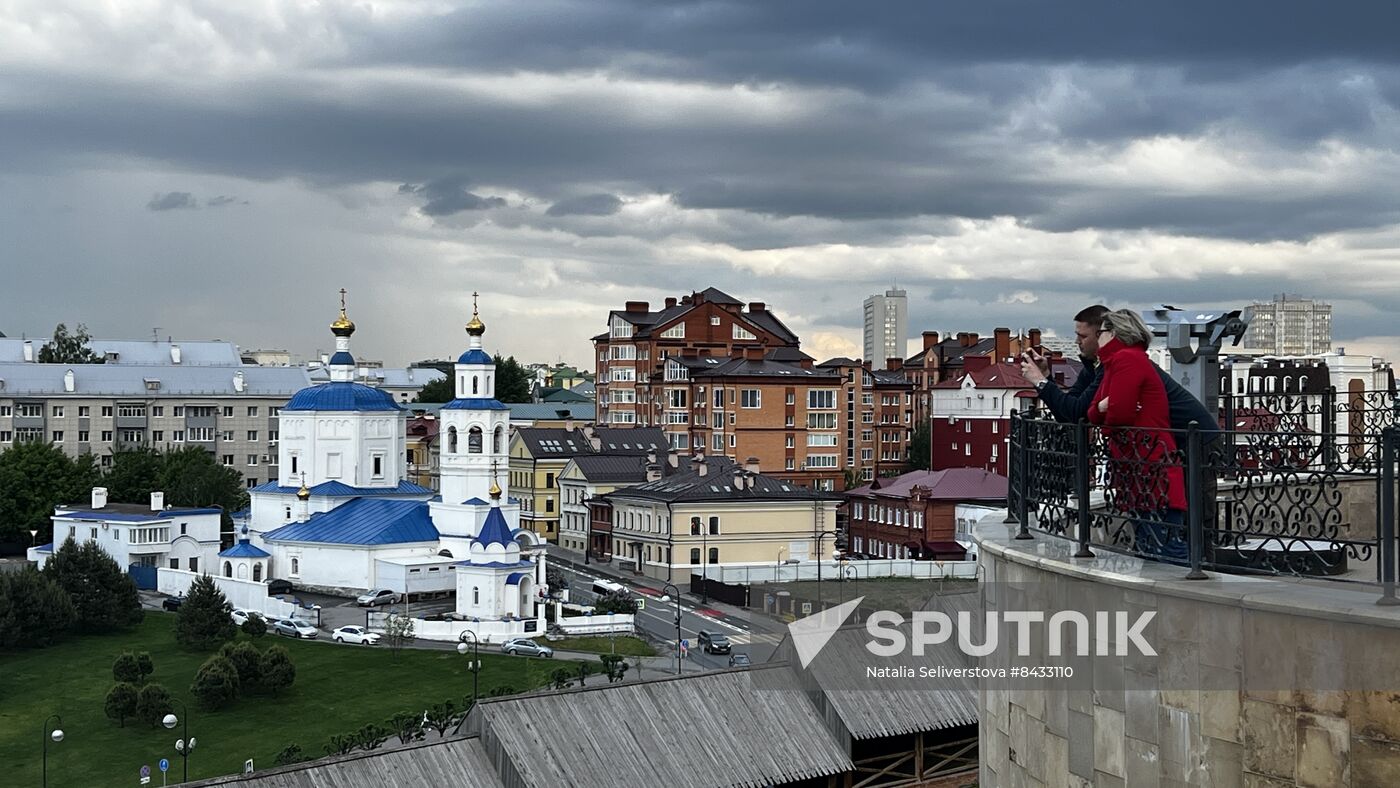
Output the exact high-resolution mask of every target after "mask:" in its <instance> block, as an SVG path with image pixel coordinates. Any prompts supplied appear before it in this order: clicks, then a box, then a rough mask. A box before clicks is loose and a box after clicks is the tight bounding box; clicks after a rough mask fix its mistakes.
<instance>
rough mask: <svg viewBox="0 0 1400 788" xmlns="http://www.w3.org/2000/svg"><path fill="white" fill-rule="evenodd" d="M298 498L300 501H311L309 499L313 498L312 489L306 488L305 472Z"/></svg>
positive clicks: (302, 476)
mask: <svg viewBox="0 0 1400 788" xmlns="http://www.w3.org/2000/svg"><path fill="white" fill-rule="evenodd" d="M297 500H298V501H309V500H311V491H310V490H308V489H306V474H304V473H303V474H302V475H301V489H300V490H297Z"/></svg>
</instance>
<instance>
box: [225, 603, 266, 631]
mask: <svg viewBox="0 0 1400 788" xmlns="http://www.w3.org/2000/svg"><path fill="white" fill-rule="evenodd" d="M230 615H231V616H233V623H235V624H237V625H238V626H240V627H241V626H243V622H245V621H247V620H248V619H249V618H251V617H254V616H256V617H258V618H262V617H263V614H262V613H259V612H258V611H256V610H245V609H243V608H241V607H235V608H234V609H233V612H232V613H230Z"/></svg>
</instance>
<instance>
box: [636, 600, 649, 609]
mask: <svg viewBox="0 0 1400 788" xmlns="http://www.w3.org/2000/svg"><path fill="white" fill-rule="evenodd" d="M637 609H638V610H646V609H647V601H646V600H645V599H638V600H637Z"/></svg>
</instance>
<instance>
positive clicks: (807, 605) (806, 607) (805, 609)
mask: <svg viewBox="0 0 1400 788" xmlns="http://www.w3.org/2000/svg"><path fill="white" fill-rule="evenodd" d="M802 615H804V616H810V615H812V603H811V602H803V603H802Z"/></svg>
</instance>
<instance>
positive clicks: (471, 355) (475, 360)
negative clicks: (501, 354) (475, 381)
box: [457, 348, 496, 364]
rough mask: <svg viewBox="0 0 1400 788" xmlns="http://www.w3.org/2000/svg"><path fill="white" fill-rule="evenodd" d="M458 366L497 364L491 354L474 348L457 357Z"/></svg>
mask: <svg viewBox="0 0 1400 788" xmlns="http://www.w3.org/2000/svg"><path fill="white" fill-rule="evenodd" d="M457 363H458V364H495V363H496V362H495V361H494V360H492V358H491V354H490V353H487V352H486V351H485V350H481V349H479V348H472V349H471V350H468V351H467V352H465V353H463V354H462V355H460V356H458V357H457Z"/></svg>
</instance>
